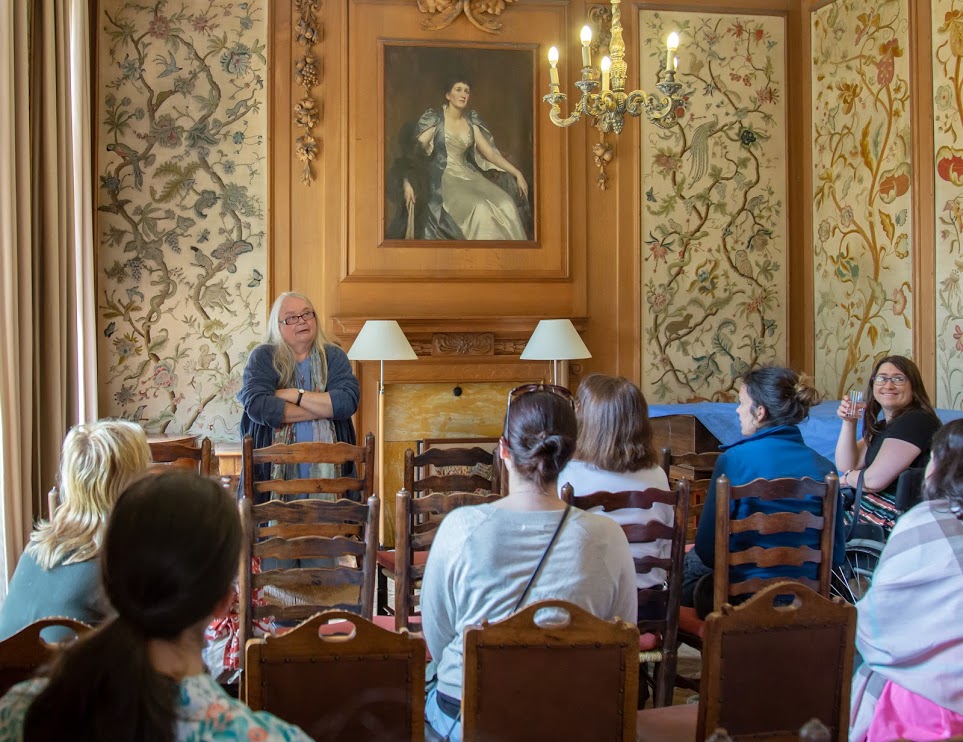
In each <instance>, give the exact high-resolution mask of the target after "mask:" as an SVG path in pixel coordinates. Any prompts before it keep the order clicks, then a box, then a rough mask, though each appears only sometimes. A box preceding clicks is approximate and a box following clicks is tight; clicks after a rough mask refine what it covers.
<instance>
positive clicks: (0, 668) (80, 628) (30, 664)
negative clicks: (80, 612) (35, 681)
mask: <svg viewBox="0 0 963 742" xmlns="http://www.w3.org/2000/svg"><path fill="white" fill-rule="evenodd" d="M50 629H56V630H57V632H56V638H57V640H58V641H57V642H49V641H46V640H45V639H44V638H43V636H41V634H43V633H48V634H49V633H50V632H49V630H50ZM88 631H91V627H90V626H89V625H87V624H85V623H83V622H82V621H77V620H75V619H72V618H66V617H55V618H42V619H40V620H39V621H34V622H33V623H32V624H30V625H29V626H26V627H24V628H22V629H21V630H20V631H18V632H17V633H16V634H14V635H13V636H10V637H7V638H6V639H4V640H3V641H2V642H0V695H2V694H4V693H6V692H7V691H8V690H10V688H12V687H13V686H14V685H16V684H17V683H20V682H23V681H24V680H27V679H29V678H31V677H33V675H34V673H36V672H37V670H39V669H40V668H41V667H43V666H44V665H46V664H47V663H49V662H50V661H51V660H52V659H54V657H55V656H56V653H57V650H58V649H59V648H60V647H62V646H63V644H64V643H66V642H69V641H72V640H74V639H76V638H78V637H80V636H82V635H83V634H85V633H87V632H88Z"/></svg>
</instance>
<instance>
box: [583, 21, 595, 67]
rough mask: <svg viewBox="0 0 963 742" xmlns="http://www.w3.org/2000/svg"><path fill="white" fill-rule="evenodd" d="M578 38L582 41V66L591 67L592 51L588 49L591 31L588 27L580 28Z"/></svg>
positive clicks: (590, 41) (590, 42)
mask: <svg viewBox="0 0 963 742" xmlns="http://www.w3.org/2000/svg"><path fill="white" fill-rule="evenodd" d="M580 36H581V39H582V66H583V67H591V66H592V50H591V49H589V46H590V45H591V44H592V29H591V28H589V27H588V26H582V33H581V34H580Z"/></svg>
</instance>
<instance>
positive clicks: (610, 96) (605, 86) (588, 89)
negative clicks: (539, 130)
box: [543, 0, 685, 134]
mask: <svg viewBox="0 0 963 742" xmlns="http://www.w3.org/2000/svg"><path fill="white" fill-rule="evenodd" d="M611 3H612V41H611V43H610V44H609V53H610V54H611V59H610V58H609V57H603V58H602V61H601V64H600V67H601V70H597V69H596V68H595V67H594V66H593V65H592V57H591V51H590V49H589V45H590V44H591V43H592V29H591V28H589V27H588V26H585V27H584V28H583V29H582V33H581V40H582V79H581V80H579V81H577V82H576V83H575V86H576V87H577V88H578V89H579V90H581V91H582V98H581V100H579V102H578V103H577V104H576V106H575V109H574V110H573V111H572V113H571V114H570V115H569V116H566V117H564V118H563V117H562V107H561V103H562V101H564V100H566V98H567V96H566V95H565V93H562V92H559V83H558V49H556V48H555V47H554V46H553V47H552V48H551V49H549V52H548V62H549V75H550V83H549V88H548V89H549V93H548V95H546V96H545V97H544V98H543V100H544V101H545V102H546V103H548V104H550V105H551V110H550V111H549V118H551V120H552V123H553V124H555V125H556V126H562V127H565V126H571V125H572V124H574V123H575V122H576V121H578V120H579V119H580V118H581V117H582V114H583V113H584V114H585V115H587V116H591V117H592V118H594V119H596V120H597V121H598V123H599V126H600V127H601V129H602V131H603V132H609V131H614V132H615V133H616V134H619V133H621V131H622V128H623V126H624V125H625V114H629V115H630V116H640V115H642V114H643V113H645V115H646V118H648V119H649V120H650V121H651V122H652V123H654V124H655V125H656V126H659V127H661V128H663V129H669V128H671V127H672V126H674V125H675V123H676V120H677V118H678V116H677V114H676V112H677V110H678V109H683V110H684V109H685V100H684V99H683V98H680V97H679V91H680V90H681V89H682V85H681V84H679V83H677V82H676V81H675V73H676V67H677V62H678V60H677V59H676V51H677V50H678V48H679V35H678V34H677V33H675V32H672V33H670V34H669V37H668V39H667V40H666V59H665V73H664V75H663V80H662V81H661V82H659V83H658V84H657V85H656V88H657V89H658V90H659V92H660V93H662V95H661V96H658V95H653V94H650V93H647V92H645V91H644V90H633V91H632V92H630V93H626V92H625V80H626V77H627V73H628V65H627V64H626V63H625V41H624V40H623V39H622V16H621V12H620V10H619V5H621V0H611ZM600 71H601V75H599V72H600ZM600 80H601V84H600ZM600 87H601V90H600V91H599V92H596V91H597V90H599V88H600Z"/></svg>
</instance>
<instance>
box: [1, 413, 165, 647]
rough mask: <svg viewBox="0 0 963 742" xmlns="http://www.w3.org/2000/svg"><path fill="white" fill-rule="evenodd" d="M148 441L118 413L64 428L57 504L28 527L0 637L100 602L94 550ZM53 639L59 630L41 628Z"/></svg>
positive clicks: (101, 611)
mask: <svg viewBox="0 0 963 742" xmlns="http://www.w3.org/2000/svg"><path fill="white" fill-rule="evenodd" d="M149 463H150V447H149V446H148V445H147V436H146V435H145V434H144V430H143V428H141V427H140V426H139V425H136V424H134V423H131V422H127V421H126V420H98V421H97V422H93V423H87V424H82V425H77V426H75V427H74V428H72V429H71V430H70V432H69V433H67V437H66V438H65V439H64V445H63V451H62V452H61V457H60V478H59V479H60V482H59V489H60V505H59V506H58V507H57V509H56V510H55V511H54V512H53V513H52V515H51V517H50V520H49V521H41V522H40V523H39V524H38V525H37V528H36V529H35V530H34V532H33V533H31V534H30V544H29V545H28V546H27V549H26V550H25V551H24V553H23V555H22V556H21V557H20V561H19V562H18V563H17V569H16V571H15V572H14V573H13V579H12V580H11V582H10V590H9V591H8V593H7V597H6V599H5V600H4V601H3V608H2V609H0V639H6V638H7V637H9V636H12V635H13V634H16V633H17V632H18V631H20V630H21V629H23V628H25V627H27V626H29V625H30V624H32V623H33V622H34V621H37V620H39V619H41V618H49V617H51V616H66V617H67V618H73V619H76V620H78V621H83V622H84V623H88V624H92V625H93V624H98V623H100V622H101V621H103V620H104V618H105V617H106V615H107V612H108V606H107V604H106V601H105V599H104V597H103V590H102V589H101V584H100V565H99V564H98V561H97V557H98V556H99V553H100V548H101V545H102V544H103V540H104V531H105V529H106V527H107V519H108V518H109V516H110V511H111V510H112V509H113V507H114V503H115V502H116V501H117V497H118V496H119V495H120V493H121V492H123V491H124V489H125V488H126V487H127V486H128V485H129V484H131V483H132V482H133V481H135V480H136V479H138V478H139V477H141V476H143V475H144V473H145V472H146V471H147V466H148V464H149ZM44 637H45V638H49V639H50V640H52V641H53V640H56V639H58V638H61V637H62V632H57V631H56V630H53V629H52V630H49V631H48V632H46V633H45V634H44Z"/></svg>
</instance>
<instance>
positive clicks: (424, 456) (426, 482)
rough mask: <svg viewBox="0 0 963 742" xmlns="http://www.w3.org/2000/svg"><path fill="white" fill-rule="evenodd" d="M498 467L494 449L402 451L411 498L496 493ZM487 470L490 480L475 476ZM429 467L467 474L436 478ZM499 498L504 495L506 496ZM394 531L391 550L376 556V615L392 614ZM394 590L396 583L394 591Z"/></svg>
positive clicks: (499, 477)
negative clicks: (453, 469)
mask: <svg viewBox="0 0 963 742" xmlns="http://www.w3.org/2000/svg"><path fill="white" fill-rule="evenodd" d="M500 464H501V461H500V459H499V457H498V449H497V448H496V449H495V450H494V451H489V450H486V449H484V448H482V447H480V446H472V447H463V448H429V449H428V450H427V451H425V452H424V453H421V454H418V455H417V456H415V453H414V451H412V450H411V449H410V448H409V449H407V450H406V451H405V470H404V489H405V491H407V492H409V493H411V494H412V496H414V497H420V496H422V495H427V494H430V493H433V492H440V493H445V492H476V491H478V490H482V491H484V492H495V493H498V492H501V488H502V484H503V474H504V473H503V471H502V469H501V466H500ZM487 466H490V467H491V476H490V477H486V476H484V475H483V474H481V473H479V472H478V468H479V467H487ZM429 467H433V468H434V469H440V468H448V467H457V468H459V469H466V470H467V471H465V472H448V473H445V474H437V473H432V471H431V469H429ZM426 471H427V472H428V474H427V475H426V476H421V477H420V478H416V473H419V472H420V473H424V472H426ZM505 484H507V483H505ZM502 494H507V492H504V493H502ZM397 529H398V525H397V524H395V530H396V539H395V548H394V549H382V550H381V551H379V552H378V596H377V597H378V604H377V610H378V613H385V614H387V613H391V612H392V611H391V608H390V606H388V575H392V576H394V575H395V573H396V572H397V565H396V559H397V556H398V554H397V549H398V539H397ZM418 558H419V559H420V558H422V557H418ZM397 589H398V585H397V582H396V583H395V590H397Z"/></svg>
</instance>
